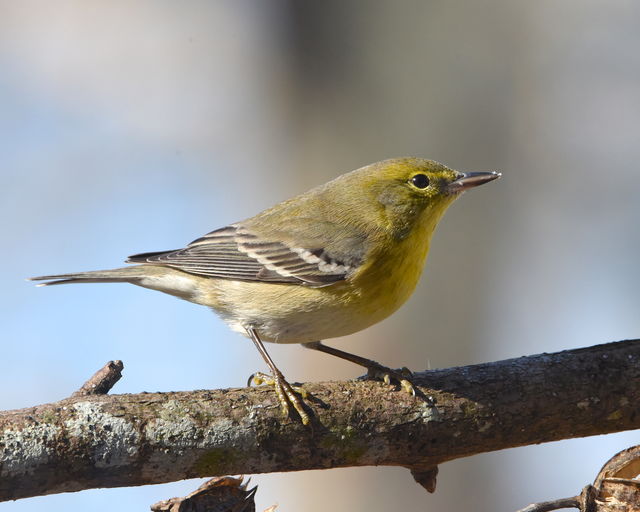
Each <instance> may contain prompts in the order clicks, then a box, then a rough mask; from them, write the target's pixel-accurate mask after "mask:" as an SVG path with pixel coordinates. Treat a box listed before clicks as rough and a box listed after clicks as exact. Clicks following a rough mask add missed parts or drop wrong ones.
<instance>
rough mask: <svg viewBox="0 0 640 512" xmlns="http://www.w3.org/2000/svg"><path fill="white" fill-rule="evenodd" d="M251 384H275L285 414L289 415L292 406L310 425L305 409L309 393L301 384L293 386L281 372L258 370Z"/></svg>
mask: <svg viewBox="0 0 640 512" xmlns="http://www.w3.org/2000/svg"><path fill="white" fill-rule="evenodd" d="M247 384H248V385H249V386H251V385H252V384H255V385H256V386H260V385H262V384H264V385H267V386H273V388H274V389H275V392H276V395H278V401H279V402H280V407H281V409H282V414H283V415H284V416H289V411H290V406H293V408H294V409H295V410H296V412H297V413H298V416H300V420H301V421H302V424H303V425H308V424H309V423H310V422H311V419H310V418H309V414H307V411H305V403H304V400H305V399H306V398H307V397H308V393H307V392H306V391H305V390H304V389H303V388H302V387H300V386H292V385H291V384H289V383H288V382H287V381H286V379H285V378H284V376H283V375H282V374H281V373H277V374H275V375H268V374H266V373H262V372H256V373H254V374H253V375H251V377H249V381H248V383H247Z"/></svg>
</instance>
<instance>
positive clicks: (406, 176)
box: [31, 158, 500, 424]
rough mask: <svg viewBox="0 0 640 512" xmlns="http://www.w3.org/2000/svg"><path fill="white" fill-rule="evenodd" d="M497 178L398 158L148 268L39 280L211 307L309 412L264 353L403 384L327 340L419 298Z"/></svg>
mask: <svg viewBox="0 0 640 512" xmlns="http://www.w3.org/2000/svg"><path fill="white" fill-rule="evenodd" d="M499 177H500V174H499V173H496V172H469V173H462V172H458V171H454V170H452V169H449V168H448V167H445V166H444V165H442V164H440V163H437V162H434V161H433V160H426V159H422V158H395V159H390V160H384V161H382V162H377V163H374V164H371V165H368V166H366V167H362V168H361V169H357V170H355V171H352V172H349V173H347V174H344V175H342V176H340V177H338V178H336V179H334V180H332V181H330V182H329V183H326V184H325V185H321V186H319V187H316V188H314V189H312V190H310V191H309V192H307V193H305V194H302V195H300V196H297V197H294V198H293V199H289V200H287V201H283V202H282V203H279V204H277V205H275V206H273V207H272V208H269V209H267V210H265V211H263V212H261V213H259V214H258V215H256V216H255V217H251V218H250V219H247V220H244V221H242V222H237V223H235V224H231V225H229V226H227V227H224V228H221V229H217V230H215V231H212V232H211V233H208V234H206V235H204V236H203V237H201V238H198V239H197V240H195V241H193V242H191V243H190V244H189V245H188V246H187V247H185V248H184V249H178V250H173V251H162V252H150V253H144V254H136V255H134V256H130V257H129V259H128V260H127V263H139V265H135V266H131V267H125V268H117V269H113V270H98V271H92V272H78V273H73V274H59V275H49V276H40V277H33V278H31V279H32V280H36V281H40V280H45V281H49V282H48V283H41V286H46V285H53V284H64V283H107V282H125V283H132V284H135V285H138V286H143V287H145V288H151V289H152V290H158V291H161V292H165V293H168V294H171V295H175V296H176V297H180V298H182V299H185V300H188V301H191V302H195V303H196V304H202V305H204V306H208V307H210V308H211V309H213V310H214V311H215V312H216V313H218V314H219V315H220V316H221V317H222V318H223V320H224V321H225V322H227V323H228V324H229V326H230V327H231V328H232V329H233V330H235V331H238V332H240V333H242V334H243V335H245V336H248V337H249V338H251V339H252V340H253V342H254V344H255V345H256V347H257V349H258V351H259V352H260V354H261V355H262V357H263V358H264V360H265V362H266V363H267V365H268V366H269V368H270V370H271V377H270V378H268V377H267V376H266V375H264V374H256V376H255V381H256V382H269V383H270V384H272V385H273V386H274V387H275V390H276V392H277V394H278V398H279V400H280V403H281V405H282V408H283V411H284V412H285V413H288V411H289V405H290V404H291V405H293V407H294V408H295V409H296V411H297V412H298V414H299V415H300V418H301V420H302V422H303V423H305V424H307V423H308V422H309V416H308V414H307V412H306V411H305V408H304V404H303V401H302V400H301V399H300V397H299V396H298V395H297V394H296V392H295V390H294V388H293V387H292V386H291V385H290V384H289V383H288V382H287V381H286V380H285V378H284V376H283V375H282V373H281V372H280V370H278V368H277V367H276V365H275V364H274V363H273V361H272V359H271V357H270V356H269V354H268V353H267V351H266V349H265V347H264V345H263V343H262V342H263V341H269V342H273V343H302V344H303V346H305V347H307V348H312V349H315V350H320V351H322V352H326V353H328V354H332V355H335V356H338V357H341V358H343V359H347V360H349V361H352V362H354V363H356V364H359V365H362V366H364V367H365V368H367V369H368V370H369V373H370V374H371V375H373V376H377V377H383V378H385V380H388V379H389V378H390V377H391V378H393V379H395V380H398V381H399V382H400V383H401V384H402V385H403V387H404V388H406V389H407V390H409V391H412V389H413V388H412V386H411V383H410V382H409V381H408V380H407V378H406V376H405V375H404V374H403V373H401V372H396V371H394V370H391V369H389V368H386V367H384V366H382V365H380V364H378V363H376V362H374V361H371V360H369V359H365V358H362V357H359V356H356V355H353V354H350V353H347V352H343V351H341V350H337V349H334V348H331V347H327V346H326V345H323V344H321V343H320V340H323V339H327V338H336V337H339V336H345V335H347V334H351V333H354V332H356V331H360V330H362V329H364V328H366V327H369V326H370V325H373V324H375V323H376V322H379V321H380V320H382V319H384V318H386V317H388V316H389V315H391V314H392V313H393V312H394V311H395V310H396V309H398V308H399V307H400V306H401V305H402V304H403V303H404V302H405V301H406V300H407V299H408V298H409V296H410V295H411V294H412V293H413V290H414V289H415V287H416V284H417V282H418V279H419V278H420V274H421V273H422V269H423V267H424V262H425V259H426V256H427V252H428V250H429V243H430V240H431V236H432V234H433V231H434V229H435V227H436V225H437V223H438V221H439V220H440V218H441V217H442V214H443V213H444V212H445V210H446V209H447V207H448V206H449V205H450V204H451V203H452V202H453V201H454V200H455V199H456V198H457V197H459V196H460V195H461V193H462V192H464V191H465V190H467V189H469V188H472V187H476V186H478V185H482V184H483V183H487V182H489V181H492V180H494V179H496V178H499Z"/></svg>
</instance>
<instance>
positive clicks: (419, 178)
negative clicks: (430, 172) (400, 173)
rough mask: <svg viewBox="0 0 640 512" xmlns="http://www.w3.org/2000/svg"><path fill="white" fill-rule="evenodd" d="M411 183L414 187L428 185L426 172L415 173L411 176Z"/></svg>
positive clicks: (425, 186)
mask: <svg viewBox="0 0 640 512" xmlns="http://www.w3.org/2000/svg"><path fill="white" fill-rule="evenodd" d="M411 183H413V186H414V187H416V188H427V187H428V186H429V178H428V177H427V175H426V174H416V175H415V176H414V177H413V178H411Z"/></svg>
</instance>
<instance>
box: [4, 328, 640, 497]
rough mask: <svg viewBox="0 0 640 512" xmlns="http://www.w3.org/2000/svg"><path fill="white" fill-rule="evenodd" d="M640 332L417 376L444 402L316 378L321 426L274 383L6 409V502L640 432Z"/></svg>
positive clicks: (418, 467) (412, 464)
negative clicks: (289, 404) (284, 408)
mask: <svg viewBox="0 0 640 512" xmlns="http://www.w3.org/2000/svg"><path fill="white" fill-rule="evenodd" d="M639 361H640V340H631V341H625V342H617V343H610V344H606V345H598V346H595V347H590V348H585V349H578V350H571V351H565V352H559V353H556V354H542V355H536V356H530V357H522V358H517V359H510V360H506V361H499V362H495V363H487V364H479V365H473V366H466V367H461V368H450V369H444V370H432V371H427V372H422V373H419V374H416V376H415V379H414V380H415V383H416V384H418V385H419V386H420V388H421V391H422V392H424V393H425V394H426V395H429V396H431V397H433V400H434V401H435V403H433V402H428V401H424V400H420V399H416V398H413V397H411V396H409V395H408V394H404V393H401V392H399V391H393V390H390V388H389V387H388V386H386V385H384V384H382V383H377V382H368V381H349V382H325V383H308V384H305V385H304V387H305V389H306V390H307V391H308V392H309V393H310V395H311V398H310V399H309V400H308V402H309V403H310V407H311V410H312V413H313V424H312V426H311V427H305V426H303V425H301V424H300V423H299V422H298V421H296V420H295V419H291V420H285V419H283V418H282V417H281V416H280V406H279V404H278V401H277V399H276V396H275V393H273V391H272V390H271V389H264V388H245V389H224V390H213V391H193V392H179V393H141V394H136V395H93V396H76V397H71V398H67V399H65V400H61V401H60V402H56V403H52V404H46V405H40V406H37V407H31V408H27V409H21V410H16V411H6V412H2V413H0V464H1V465H0V501H5V500H12V499H18V498H25V497H29V496H38V495H43V494H52V493H59V492H68V491H78V490H82V489H90V488H96V487H118V486H132V485H145V484H152V483H162V482H170V481H175V480H181V479H185V478H195V477H205V476H214V475H218V476H219V475H226V474H250V473H265V472H273V471H294V470H302V469H320V468H331V467H347V466H369V465H392V466H405V467H408V468H410V469H411V470H412V471H413V473H414V474H415V475H416V477H417V478H418V477H421V478H423V479H424V480H425V481H426V483H427V484H433V481H432V480H433V479H434V478H435V472H434V468H435V466H436V465H438V464H440V463H442V462H445V461H448V460H452V459H456V458H460V457H467V456H470V455H473V454H476V453H481V452H488V451H493V450H501V449H504V448H509V447H513V446H522V445H529V444H536V443H542V442H546V441H556V440H559V439H566V438H571V437H582V436H589V435H596V434H605V433H609V432H617V431H622V430H628V429H635V428H638V427H640V414H639V413H640V405H639V404H640V365H639V364H638V362H639Z"/></svg>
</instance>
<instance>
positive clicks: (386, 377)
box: [302, 341, 416, 396]
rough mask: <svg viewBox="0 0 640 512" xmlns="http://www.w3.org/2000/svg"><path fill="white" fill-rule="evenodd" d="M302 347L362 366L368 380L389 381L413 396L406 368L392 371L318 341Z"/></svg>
mask: <svg viewBox="0 0 640 512" xmlns="http://www.w3.org/2000/svg"><path fill="white" fill-rule="evenodd" d="M302 346H303V347H305V348H310V349H313V350H319V351H320V352H324V353H325V354H331V355H332V356H336V357H339V358H340V359H346V360H347V361H351V362H352V363H355V364H357V365H360V366H364V367H365V368H366V369H367V374H368V376H369V377H370V378H373V379H381V380H383V381H384V382H385V383H386V384H389V383H390V382H391V379H393V380H396V381H398V382H399V383H400V386H401V387H402V389H403V390H404V391H406V392H407V393H409V394H410V395H413V396H415V394H416V390H415V388H414V387H413V384H412V382H411V381H410V380H409V378H410V377H411V371H410V370H409V369H408V368H402V369H401V370H400V371H397V370H392V369H391V368H387V367H386V366H383V365H381V364H380V363H377V362H375V361H373V360H371V359H367V358H365V357H360V356H357V355H355V354H351V353H349V352H345V351H344V350H338V349H337V348H333V347H327V346H326V345H323V344H322V343H321V342H319V341H312V342H311V343H303V344H302Z"/></svg>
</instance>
